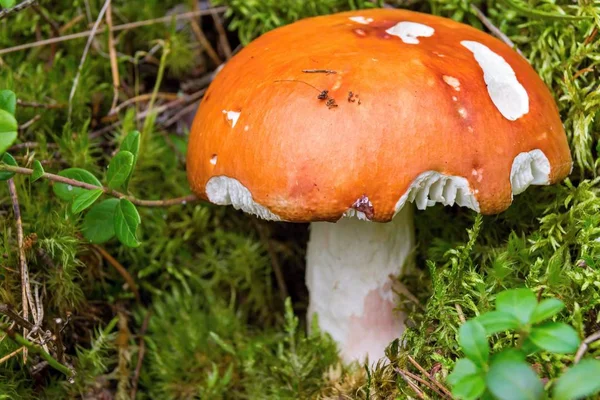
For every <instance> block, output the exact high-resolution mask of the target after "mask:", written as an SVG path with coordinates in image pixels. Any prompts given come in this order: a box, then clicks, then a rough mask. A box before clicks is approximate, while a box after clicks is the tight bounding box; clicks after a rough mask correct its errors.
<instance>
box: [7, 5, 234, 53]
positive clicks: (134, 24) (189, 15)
mask: <svg viewBox="0 0 600 400" xmlns="http://www.w3.org/2000/svg"><path fill="white" fill-rule="evenodd" d="M225 10H227V7H217V8H213V9H210V10H200V11H197V12H194V11H191V12H187V13H182V14H174V15H169V16H167V17H160V18H154V19H149V20H145V21H137V22H130V23H127V24H122V25H116V26H114V27H113V29H112V31H113V32H118V31H123V30H127V29H135V28H139V27H142V26H148V25H153V24H157V23H161V22H169V21H171V20H173V19H175V20H179V19H189V18H195V17H198V16H202V15H209V14H211V13H213V12H214V13H222V12H225ZM92 33H93V34H94V35H99V34H100V32H98V31H95V32H92V31H91V30H90V31H85V32H79V33H73V34H71V35H63V36H60V37H55V38H51V39H46V40H40V41H37V42H33V43H26V44H22V45H19V46H14V47H9V48H7V49H0V55H2V54H7V53H12V52H15V51H21V50H27V49H31V48H34V47H41V46H46V45H49V44H53V43H59V42H65V41H67V40H73V39H82V38H86V37H89V36H90V34H92Z"/></svg>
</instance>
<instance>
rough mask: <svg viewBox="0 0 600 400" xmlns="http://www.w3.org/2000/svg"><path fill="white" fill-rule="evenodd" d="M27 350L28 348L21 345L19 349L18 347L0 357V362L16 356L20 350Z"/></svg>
mask: <svg viewBox="0 0 600 400" xmlns="http://www.w3.org/2000/svg"><path fill="white" fill-rule="evenodd" d="M25 350H27V348H26V347H25V346H22V347H19V348H18V349H16V350H15V351H13V352H12V353H10V354H7V355H5V356H4V357H2V358H0V364H2V363H4V362H5V361H8V360H10V359H11V358H13V357H14V356H16V355H17V354H19V353H20V352H22V351H25Z"/></svg>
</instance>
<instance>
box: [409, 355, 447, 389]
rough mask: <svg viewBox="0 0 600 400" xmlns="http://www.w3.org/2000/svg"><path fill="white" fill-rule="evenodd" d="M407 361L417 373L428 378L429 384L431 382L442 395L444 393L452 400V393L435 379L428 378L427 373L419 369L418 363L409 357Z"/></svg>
mask: <svg viewBox="0 0 600 400" xmlns="http://www.w3.org/2000/svg"><path fill="white" fill-rule="evenodd" d="M408 361H410V363H411V364H412V365H414V366H415V368H416V369H418V370H419V372H421V373H422V374H423V376H426V377H428V378H429V380H430V381H431V382H433V384H434V385H435V386H437V387H438V388H439V389H440V390H441V391H442V392H444V393H445V394H446V395H447V396H449V397H450V398H452V393H451V392H450V391H449V390H448V389H446V387H445V386H444V385H442V384H441V383H439V382H438V381H437V379H435V378H433V377H432V376H430V375H429V374H428V373H427V371H426V370H425V368H423V367H421V365H420V364H419V363H418V362H416V361H415V359H414V358H412V357H411V356H408Z"/></svg>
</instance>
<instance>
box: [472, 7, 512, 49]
mask: <svg viewBox="0 0 600 400" xmlns="http://www.w3.org/2000/svg"><path fill="white" fill-rule="evenodd" d="M471 8H472V9H473V11H474V12H475V15H477V18H479V20H480V21H481V23H482V24H483V25H485V27H486V28H488V30H489V31H490V32H491V33H492V35H494V36H496V37H497V38H498V39H500V40H502V41H503V42H504V43H506V44H507V45H509V46H510V47H511V48H513V49H515V50H516V51H517V53H519V54H520V55H523V53H521V50H519V49H518V48H517V46H516V45H515V44H514V43H513V41H512V40H510V39H509V38H508V36H506V34H504V32H502V31H501V30H500V28H498V27H497V26H495V25H494V24H493V23H492V21H490V20H489V18H488V17H486V16H485V14H484V13H483V11H481V10H480V9H479V8H478V7H477V6H476V5H475V4H471Z"/></svg>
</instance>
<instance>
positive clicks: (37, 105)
mask: <svg viewBox="0 0 600 400" xmlns="http://www.w3.org/2000/svg"><path fill="white" fill-rule="evenodd" d="M1 51H2V50H0V52H1ZM17 104H18V105H20V106H21V107H31V108H45V109H48V110H51V109H55V108H65V105H64V104H42V103H36V102H31V101H23V100H20V99H17Z"/></svg>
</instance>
